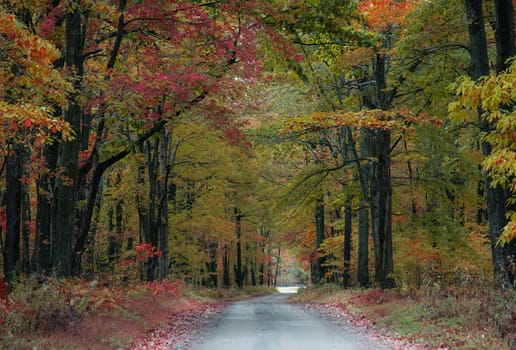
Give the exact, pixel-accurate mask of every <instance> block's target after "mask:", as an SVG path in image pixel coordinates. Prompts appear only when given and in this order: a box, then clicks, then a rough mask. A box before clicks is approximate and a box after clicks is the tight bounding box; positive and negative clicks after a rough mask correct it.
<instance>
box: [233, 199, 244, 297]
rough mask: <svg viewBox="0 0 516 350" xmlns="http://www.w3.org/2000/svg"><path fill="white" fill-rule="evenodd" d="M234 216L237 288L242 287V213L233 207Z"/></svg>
mask: <svg viewBox="0 0 516 350" xmlns="http://www.w3.org/2000/svg"><path fill="white" fill-rule="evenodd" d="M234 218H235V232H236V239H237V240H236V248H237V260H236V267H235V282H236V285H237V287H238V288H240V289H241V288H243V281H242V214H241V213H240V210H239V209H238V208H237V207H235V208H234Z"/></svg>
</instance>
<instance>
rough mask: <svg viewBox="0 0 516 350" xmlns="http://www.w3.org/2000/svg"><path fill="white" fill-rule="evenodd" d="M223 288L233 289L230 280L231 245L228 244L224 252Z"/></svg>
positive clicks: (225, 245) (225, 244)
mask: <svg viewBox="0 0 516 350" xmlns="http://www.w3.org/2000/svg"><path fill="white" fill-rule="evenodd" d="M222 287H223V288H229V287H231V282H230V280H229V244H228V243H227V242H225V243H224V248H223V250H222Z"/></svg>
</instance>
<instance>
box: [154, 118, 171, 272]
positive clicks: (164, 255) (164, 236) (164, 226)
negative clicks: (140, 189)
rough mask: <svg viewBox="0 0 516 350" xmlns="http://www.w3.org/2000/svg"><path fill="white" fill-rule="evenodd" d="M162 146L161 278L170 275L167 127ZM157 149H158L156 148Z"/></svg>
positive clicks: (159, 245) (160, 166)
mask: <svg viewBox="0 0 516 350" xmlns="http://www.w3.org/2000/svg"><path fill="white" fill-rule="evenodd" d="M159 138H160V147H159V175H158V189H157V190H158V192H157V200H158V203H159V204H158V213H157V214H158V217H157V220H156V221H157V222H156V226H157V227H156V228H157V230H158V232H157V236H158V237H157V242H156V243H157V247H158V248H159V250H160V251H161V256H160V257H159V262H158V264H159V271H158V272H159V279H160V280H161V279H164V278H167V277H168V187H169V184H168V179H169V173H170V172H169V165H168V153H169V152H168V151H169V147H170V135H169V133H168V132H167V130H166V129H165V128H163V129H161V131H160V136H159ZM156 151H157V150H156Z"/></svg>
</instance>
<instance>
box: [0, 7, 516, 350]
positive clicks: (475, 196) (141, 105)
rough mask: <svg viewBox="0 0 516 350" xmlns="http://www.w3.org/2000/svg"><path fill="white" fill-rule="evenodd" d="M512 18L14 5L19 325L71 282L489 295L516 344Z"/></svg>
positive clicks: (425, 12) (11, 84) (13, 227)
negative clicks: (503, 310)
mask: <svg viewBox="0 0 516 350" xmlns="http://www.w3.org/2000/svg"><path fill="white" fill-rule="evenodd" d="M514 5H515V4H514V3H513V1H511V0H493V1H489V0H488V1H482V0H446V1H445V0H428V1H425V0H348V1H346V0H334V1H320V0H304V1H296V0H231V1H218V0H213V1H210V0H194V1H186V0H38V1H25V0H2V1H0V66H1V69H0V246H1V248H2V250H1V253H2V254H1V256H0V266H1V267H2V272H0V299H1V300H2V302H1V303H0V328H1V326H2V323H4V322H7V321H8V317H4V316H3V315H2V314H3V313H4V312H5V315H7V314H8V313H9V312H10V310H11V309H13V308H14V309H16V305H14V306H13V303H12V300H14V299H15V298H16V295H17V293H18V292H19V288H18V287H19V286H26V285H27V284H30V285H31V286H33V288H43V287H42V286H44V285H45V284H46V283H54V281H56V280H58V281H62V282H61V283H62V285H60V286H61V287H60V288H64V287H63V286H66V288H69V289H70V288H72V289H73V286H74V285H81V284H83V285H86V286H88V285H90V286H91V283H95V285H96V284H97V283H98V284H99V285H102V286H117V287H121V288H133V287H134V288H136V286H138V285H140V284H141V283H154V282H160V281H163V283H165V282H166V283H172V284H173V283H183V284H185V285H189V286H191V287H192V288H197V289H204V288H207V289H218V288H222V289H229V288H237V289H244V288H245V287H247V286H277V285H294V284H296V285H310V286H324V285H336V286H338V288H341V289H348V288H350V289H356V288H361V290H364V291H367V290H371V289H370V288H372V289H374V290H377V289H379V290H386V291H387V290H397V291H402V292H403V293H407V295H416V294H418V293H421V291H426V293H428V294H429V295H435V293H436V290H437V289H438V290H439V291H442V290H444V289H446V288H465V289H475V288H487V289H488V290H489V293H498V294H497V295H506V294H503V293H509V294H507V295H509V297H503V298H502V299H504V298H505V299H504V300H506V301H507V302H508V303H509V304H508V305H509V311H508V316H507V315H506V316H507V317H508V319H507V320H506V321H505V324H504V326H500V324H499V323H500V322H498V321H496V320H495V321H494V322H495V323H496V324H497V326H498V330H499V332H500V336H501V337H506V336H507V335H508V334H509V338H510V337H511V335H510V334H512V337H513V338H512V340H511V339H509V341H513V342H514V339H516V329H515V328H516V327H515V326H514V323H513V322H514V320H515V319H516V318H515V317H516V314H515V313H514V309H513V310H512V311H510V308H511V305H512V306H514V305H515V304H514V302H515V300H516V297H515V293H514V288H515V286H516V280H515V278H516V111H515V107H514V103H515V102H514V101H516V89H515V88H514V87H515V86H516V62H514V61H513V56H515V55H516V41H515V28H514V23H515V19H514ZM167 281H168V282H167ZM22 289H23V288H22ZM86 289H87V288H86ZM499 293H502V294H499ZM489 295H491V294H489ZM13 298H14V299H13ZM106 298H107V297H106ZM507 298H509V299H507ZM511 298H512V299H511ZM490 300H491V299H490ZM511 303H512V304H511ZM14 304H16V303H14ZM6 320H7V321H6ZM511 320H512V321H511ZM502 323H503V322H502ZM507 323H508V325H507ZM511 323H512V326H511V325H510V324H511ZM511 327H512V328H511ZM0 347H1V344H0Z"/></svg>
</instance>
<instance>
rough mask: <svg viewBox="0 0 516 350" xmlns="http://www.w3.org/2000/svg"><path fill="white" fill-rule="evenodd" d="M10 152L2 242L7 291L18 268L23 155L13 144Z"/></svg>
mask: <svg viewBox="0 0 516 350" xmlns="http://www.w3.org/2000/svg"><path fill="white" fill-rule="evenodd" d="M8 147H9V148H10V152H9V153H8V155H7V156H6V189H5V190H6V193H5V196H6V199H7V200H6V205H5V207H6V208H5V218H6V224H7V226H6V230H5V241H4V247H3V248H4V249H3V251H4V276H5V281H6V282H7V284H8V286H9V289H10V290H11V289H12V287H13V283H14V282H15V280H16V278H17V276H18V274H19V272H20V269H21V266H20V263H21V261H20V229H21V210H22V206H21V203H22V197H21V196H22V183H21V182H20V179H21V177H22V175H23V155H22V151H21V147H20V146H19V145H17V144H15V143H14V142H11V144H10V145H9V146H8Z"/></svg>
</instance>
